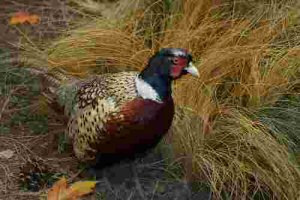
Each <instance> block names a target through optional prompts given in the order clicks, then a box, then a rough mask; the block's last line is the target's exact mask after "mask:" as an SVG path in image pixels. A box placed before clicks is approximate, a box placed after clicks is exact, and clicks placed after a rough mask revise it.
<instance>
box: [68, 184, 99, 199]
mask: <svg viewBox="0 0 300 200" xmlns="http://www.w3.org/2000/svg"><path fill="white" fill-rule="evenodd" d="M96 183H97V182H96V181H79V182H76V183H74V184H72V185H71V187H70V188H69V189H68V192H67V193H68V196H70V197H75V198H76V197H81V196H83V195H86V194H89V193H91V192H93V191H94V188H95V186H96Z"/></svg>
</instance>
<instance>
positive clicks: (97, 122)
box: [68, 72, 137, 160]
mask: <svg viewBox="0 0 300 200" xmlns="http://www.w3.org/2000/svg"><path fill="white" fill-rule="evenodd" d="M136 75H137V73H136V72H122V73H117V74H105V75H101V76H98V77H96V78H93V79H91V80H88V81H85V82H84V83H82V84H81V86H80V87H79V89H78V92H77V97H76V100H77V105H76V106H77V112H76V113H74V114H73V115H72V116H71V118H70V121H69V123H68V135H69V137H70V138H72V139H73V148H74V152H75V154H76V156H77V157H78V158H79V159H81V160H89V159H93V155H94V153H95V150H94V148H92V147H91V145H93V144H95V143H98V144H99V143H101V141H103V140H105V138H107V134H108V132H107V131H106V130H105V126H104V125H105V123H106V122H107V120H109V118H111V116H113V115H114V113H115V114H117V113H118V112H119V111H120V108H121V107H122V105H123V104H124V103H126V102H128V101H131V100H133V99H134V98H136V97H137V92H136V88H135V78H136ZM88 154H89V155H92V156H91V157H88V156H87V155H88Z"/></svg>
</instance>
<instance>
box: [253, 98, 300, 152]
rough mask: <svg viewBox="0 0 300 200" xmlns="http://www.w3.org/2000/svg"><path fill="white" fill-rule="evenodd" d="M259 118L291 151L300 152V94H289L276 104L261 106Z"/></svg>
mask: <svg viewBox="0 0 300 200" xmlns="http://www.w3.org/2000/svg"><path fill="white" fill-rule="evenodd" d="M258 118H259V120H260V121H261V122H262V123H263V124H266V125H267V126H268V127H269V129H270V130H271V133H272V134H273V135H275V136H277V137H278V138H279V139H280V140H281V141H282V142H284V143H286V144H287V145H288V147H289V149H290V151H292V152H295V153H299V152H300V123H299V122H300V95H287V96H284V97H283V98H281V99H280V100H279V101H278V102H277V103H276V104H275V105H274V106H271V107H264V108H261V109H260V111H259V113H258Z"/></svg>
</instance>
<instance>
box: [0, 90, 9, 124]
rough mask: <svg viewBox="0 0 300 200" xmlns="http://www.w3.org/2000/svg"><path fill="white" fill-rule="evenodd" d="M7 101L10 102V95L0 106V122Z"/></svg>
mask: <svg viewBox="0 0 300 200" xmlns="http://www.w3.org/2000/svg"><path fill="white" fill-rule="evenodd" d="M9 101H10V95H9V96H8V97H7V98H6V100H5V101H4V103H3V106H2V108H1V111H0V120H1V118H2V114H3V112H4V110H5V109H6V107H7V105H8V103H9Z"/></svg>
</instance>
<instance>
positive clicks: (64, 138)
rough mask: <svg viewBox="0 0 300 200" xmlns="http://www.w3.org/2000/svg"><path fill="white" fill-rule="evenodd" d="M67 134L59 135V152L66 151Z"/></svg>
mask: <svg viewBox="0 0 300 200" xmlns="http://www.w3.org/2000/svg"><path fill="white" fill-rule="evenodd" d="M67 144H68V141H67V136H66V134H64V133H62V134H59V136H58V152H59V153H64V152H65V151H66V150H67Z"/></svg>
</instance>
